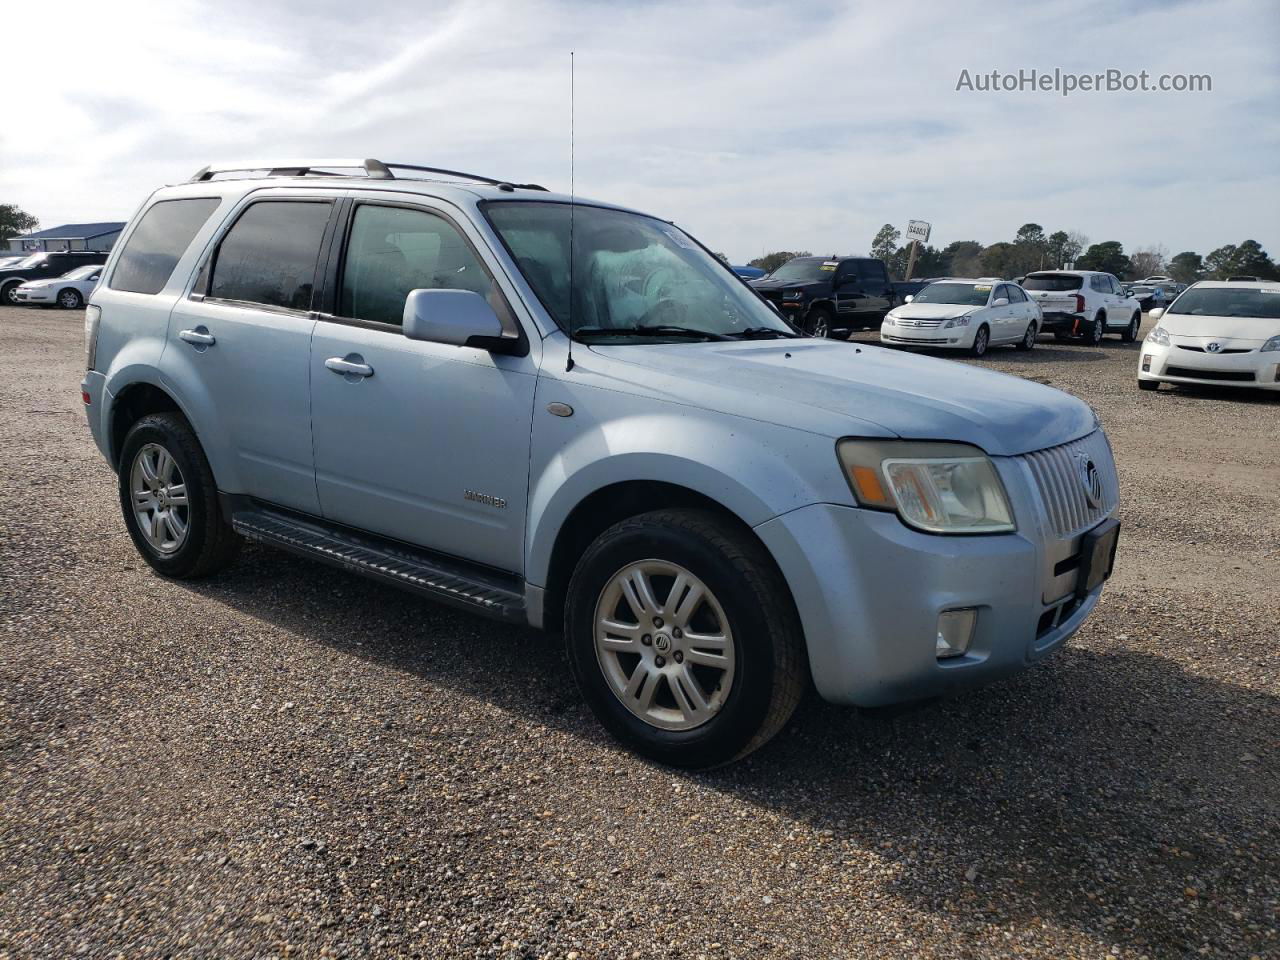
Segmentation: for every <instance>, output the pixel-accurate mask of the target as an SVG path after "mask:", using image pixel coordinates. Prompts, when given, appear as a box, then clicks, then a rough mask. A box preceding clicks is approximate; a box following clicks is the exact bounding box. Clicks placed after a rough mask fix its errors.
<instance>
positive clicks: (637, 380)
mask: <svg viewBox="0 0 1280 960" xmlns="http://www.w3.org/2000/svg"><path fill="white" fill-rule="evenodd" d="M591 349H592V352H593V353H595V354H597V355H599V356H600V357H602V358H606V359H607V360H608V361H609V362H610V365H611V366H610V369H609V370H608V371H607V374H608V376H609V377H611V378H614V379H615V381H617V382H621V383H625V384H627V387H625V388H624V389H629V390H630V391H632V392H635V393H637V394H643V395H647V396H653V397H657V398H659V399H664V400H669V401H672V402H675V403H684V404H688V405H690V406H695V407H705V408H710V409H713V410H717V411H720V412H722V413H726V414H731V415H736V416H743V417H749V418H751V419H753V420H762V421H765V422H768V423H776V424H779V425H781V426H791V427H796V428H798V429H802V430H809V431H811V432H814V433H821V434H825V435H827V436H830V437H832V438H833V439H835V438H839V437H845V436H863V437H877V436H898V437H903V438H905V439H912V440H955V441H961V442H964V443H971V444H973V445H975V446H977V447H980V448H982V449H983V450H985V451H986V452H987V453H989V454H991V455H993V456H1015V455H1017V454H1022V453H1027V452H1029V451H1032V450H1041V449H1044V448H1045V447H1051V446H1056V445H1057V444H1060V443H1066V442H1068V441H1070V440H1074V439H1077V438H1078V437H1082V436H1084V435H1086V434H1088V433H1090V432H1091V431H1092V430H1093V429H1094V428H1095V426H1096V423H1097V421H1096V419H1095V418H1094V415H1093V411H1092V410H1091V409H1090V408H1089V406H1088V405H1087V404H1086V403H1084V402H1082V401H1080V400H1078V399H1076V398H1075V397H1072V396H1070V395H1069V394H1066V393H1063V392H1062V391H1061V390H1055V389H1054V388H1052V387H1047V386H1044V385H1042V384H1038V383H1033V382H1031V381H1029V380H1023V379H1022V378H1020V377H1013V376H1009V375H1007V374H1003V373H995V372H993V371H990V370H984V369H982V368H980V367H974V366H969V365H968V364H963V363H957V362H955V361H952V360H942V359H937V358H934V357H925V356H920V355H917V354H910V353H901V352H898V351H896V350H888V349H885V348H882V347H873V346H869V345H854V344H849V343H838V342H833V341H829V340H817V339H808V338H806V339H802V340H768V341H754V342H753V341H746V342H732V343H728V342H724V343H722V342H711V343H682V344H627V345H610V346H603V345H597V346H593V347H592V348H591Z"/></svg>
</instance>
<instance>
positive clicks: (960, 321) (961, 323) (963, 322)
mask: <svg viewBox="0 0 1280 960" xmlns="http://www.w3.org/2000/svg"><path fill="white" fill-rule="evenodd" d="M968 325H969V314H967V313H966V314H965V315H964V316H963V317H956V318H954V319H952V320H948V321H947V322H946V325H945V326H944V327H943V328H942V329H943V330H946V329H948V328H950V327H967V326H968Z"/></svg>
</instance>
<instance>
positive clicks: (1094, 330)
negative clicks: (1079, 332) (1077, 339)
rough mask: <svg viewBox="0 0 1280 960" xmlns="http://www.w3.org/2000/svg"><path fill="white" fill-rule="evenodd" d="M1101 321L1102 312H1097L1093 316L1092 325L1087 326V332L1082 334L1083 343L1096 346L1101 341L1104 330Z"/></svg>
mask: <svg viewBox="0 0 1280 960" xmlns="http://www.w3.org/2000/svg"><path fill="white" fill-rule="evenodd" d="M1105 329H1106V328H1105V327H1104V326H1103V322H1102V314H1098V315H1097V316H1096V317H1094V318H1093V326H1091V327H1090V328H1089V332H1088V333H1086V334H1085V335H1084V339H1085V343H1087V344H1089V346H1091V347H1096V346H1098V344H1100V343H1102V334H1103V333H1104V332H1105Z"/></svg>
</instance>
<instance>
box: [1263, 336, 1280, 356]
mask: <svg viewBox="0 0 1280 960" xmlns="http://www.w3.org/2000/svg"><path fill="white" fill-rule="evenodd" d="M1273 350H1280V337H1272V338H1271V339H1270V340H1268V341H1267V342H1266V343H1264V344H1263V345H1262V352H1263V353H1271V352H1272V351H1273Z"/></svg>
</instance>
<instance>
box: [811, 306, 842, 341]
mask: <svg viewBox="0 0 1280 960" xmlns="http://www.w3.org/2000/svg"><path fill="white" fill-rule="evenodd" d="M834 322H835V314H833V313H832V312H831V309H830V308H829V307H814V308H813V309H812V310H810V311H809V315H808V316H807V317H805V321H804V329H805V332H806V333H807V334H809V336H811V337H821V338H822V339H824V340H826V339H828V338H830V336H831V332H832V328H831V325H832V324H833V323H834Z"/></svg>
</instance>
